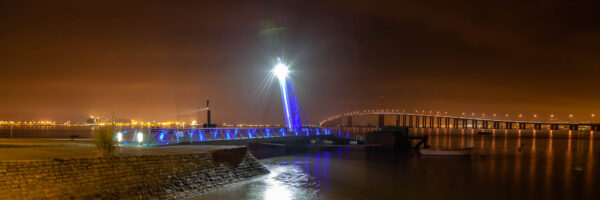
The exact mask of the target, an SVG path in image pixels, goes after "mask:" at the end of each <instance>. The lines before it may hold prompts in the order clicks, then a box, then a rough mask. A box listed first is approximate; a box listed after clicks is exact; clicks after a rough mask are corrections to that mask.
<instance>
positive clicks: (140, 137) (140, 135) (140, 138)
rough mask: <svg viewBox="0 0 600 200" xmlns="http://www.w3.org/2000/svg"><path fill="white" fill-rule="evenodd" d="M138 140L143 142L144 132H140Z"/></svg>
mask: <svg viewBox="0 0 600 200" xmlns="http://www.w3.org/2000/svg"><path fill="white" fill-rule="evenodd" d="M137 141H138V143H142V141H144V134H143V133H142V132H138V134H137Z"/></svg>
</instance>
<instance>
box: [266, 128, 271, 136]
mask: <svg viewBox="0 0 600 200" xmlns="http://www.w3.org/2000/svg"><path fill="white" fill-rule="evenodd" d="M266 131H267V137H271V134H269V129H266Z"/></svg>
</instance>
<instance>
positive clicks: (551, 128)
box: [550, 124, 558, 130]
mask: <svg viewBox="0 0 600 200" xmlns="http://www.w3.org/2000/svg"><path fill="white" fill-rule="evenodd" d="M550 130H558V124H550Z"/></svg>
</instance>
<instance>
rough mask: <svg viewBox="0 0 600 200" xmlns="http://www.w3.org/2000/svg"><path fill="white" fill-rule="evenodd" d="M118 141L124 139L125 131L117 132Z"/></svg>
mask: <svg viewBox="0 0 600 200" xmlns="http://www.w3.org/2000/svg"><path fill="white" fill-rule="evenodd" d="M117 141H119V142H121V141H123V133H121V132H118V133H117Z"/></svg>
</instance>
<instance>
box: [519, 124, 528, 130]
mask: <svg viewBox="0 0 600 200" xmlns="http://www.w3.org/2000/svg"><path fill="white" fill-rule="evenodd" d="M526 127H527V124H525V123H519V129H525V128H526Z"/></svg>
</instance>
